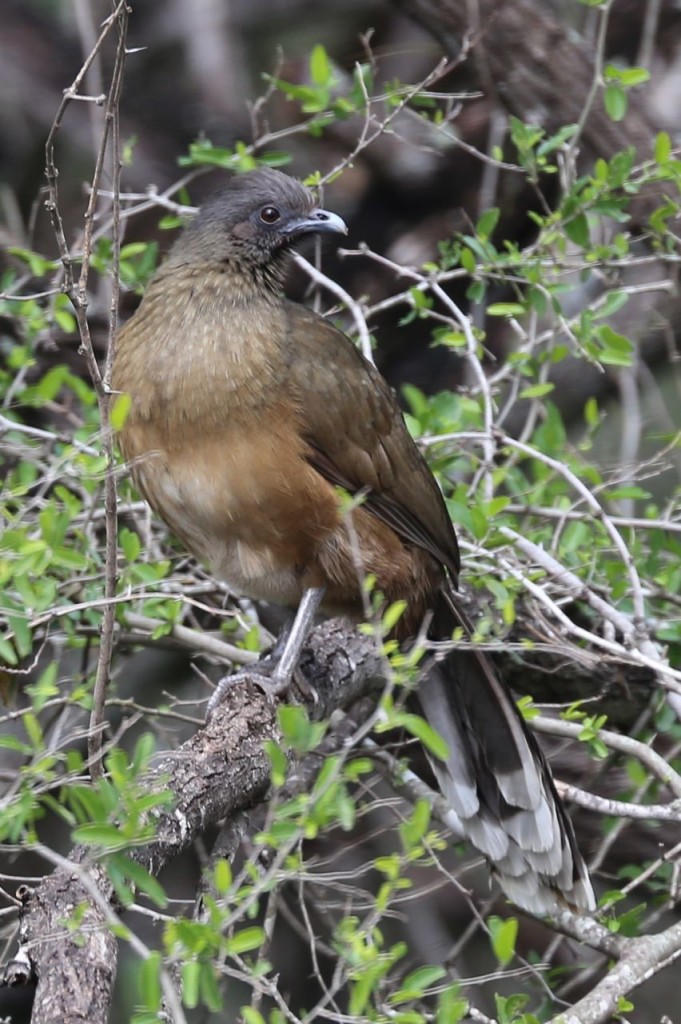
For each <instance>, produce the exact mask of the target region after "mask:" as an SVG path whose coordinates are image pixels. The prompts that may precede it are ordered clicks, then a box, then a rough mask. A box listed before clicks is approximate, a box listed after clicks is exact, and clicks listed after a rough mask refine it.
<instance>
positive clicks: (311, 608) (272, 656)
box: [206, 587, 324, 718]
mask: <svg viewBox="0 0 681 1024" xmlns="http://www.w3.org/2000/svg"><path fill="white" fill-rule="evenodd" d="M323 594H324V588H323V587H310V588H308V589H307V590H306V591H305V593H304V594H303V597H302V600H301V602H300V605H299V606H298V611H297V612H296V616H295V618H294V620H293V622H292V623H291V625H290V627H288V628H287V629H286V630H285V631H284V633H283V634H282V636H281V637H280V638H279V640H278V641H277V643H276V644H275V645H274V648H273V649H272V651H271V652H270V653H269V654H268V655H267V656H266V657H264V658H261V659H260V661H259V662H258V663H257V666H256V667H255V668H253V669H240V670H239V672H236V673H235V674H234V675H231V676H225V677H224V678H223V679H221V680H220V682H219V683H218V685H217V687H216V689H215V692H214V693H213V695H212V697H211V698H210V700H209V702H208V710H207V712H206V717H207V718H210V716H211V715H212V714H213V712H214V711H215V709H216V707H217V706H218V704H220V703H221V702H222V701H223V700H224V698H225V694H226V693H227V691H228V690H231V689H232V687H233V686H235V685H237V684H238V683H240V682H243V681H244V680H246V679H250V680H251V682H253V683H255V684H256V686H259V687H260V689H261V690H262V691H263V693H264V694H265V695H266V696H267V697H269V698H270V699H271V700H274V699H275V697H281V696H282V694H284V693H287V692H288V690H289V689H290V687H291V684H292V682H294V681H295V683H296V685H297V687H298V689H299V690H300V692H301V693H302V695H303V696H304V697H307V698H308V700H310V701H314V700H315V699H316V693H315V691H314V689H313V688H312V687H311V686H310V684H309V683H308V682H307V681H306V680H305V679H304V678H303V677H302V674H301V673H300V672H297V671H296V667H297V664H298V659H299V657H300V652H301V650H302V648H303V644H304V643H305V638H306V637H307V634H308V632H309V629H310V626H311V625H312V622H313V620H314V616H315V612H316V611H317V609H318V607H319V603H320V601H321V599H322V596H323Z"/></svg>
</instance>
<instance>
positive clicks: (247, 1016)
mask: <svg viewBox="0 0 681 1024" xmlns="http://www.w3.org/2000/svg"><path fill="white" fill-rule="evenodd" d="M241 1016H242V1017H243V1021H244V1024H266V1021H265V1018H264V1017H263V1015H262V1014H261V1012H260V1010H256V1009H255V1007H253V1006H242V1007H241Z"/></svg>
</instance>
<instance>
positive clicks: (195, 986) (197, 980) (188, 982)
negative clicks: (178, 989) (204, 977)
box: [182, 960, 201, 1010]
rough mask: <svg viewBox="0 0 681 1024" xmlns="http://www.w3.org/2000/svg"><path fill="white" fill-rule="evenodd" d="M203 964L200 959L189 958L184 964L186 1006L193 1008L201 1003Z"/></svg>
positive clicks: (183, 987)
mask: <svg viewBox="0 0 681 1024" xmlns="http://www.w3.org/2000/svg"><path fill="white" fill-rule="evenodd" d="M200 984H201V964H200V963H199V962H198V960H187V961H185V963H183V964H182V999H183V1002H184V1004H185V1006H187V1007H189V1009H190V1010H193V1009H194V1008H195V1007H197V1006H198V1005H199V990H200Z"/></svg>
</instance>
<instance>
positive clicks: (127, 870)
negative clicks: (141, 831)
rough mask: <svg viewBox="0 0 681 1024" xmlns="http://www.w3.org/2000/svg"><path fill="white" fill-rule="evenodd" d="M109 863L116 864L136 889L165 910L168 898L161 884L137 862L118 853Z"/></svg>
mask: <svg viewBox="0 0 681 1024" xmlns="http://www.w3.org/2000/svg"><path fill="white" fill-rule="evenodd" d="M109 862H110V863H112V864H115V866H116V867H117V868H118V870H119V871H120V873H121V875H122V876H123V877H125V878H127V879H129V881H131V882H132V884H133V885H134V886H135V888H136V889H137V890H138V891H139V892H143V893H144V894H145V896H148V897H149V899H150V900H151V901H152V903H155V904H156V906H157V907H161V908H163V907H166V906H167V905H168V897H167V896H166V893H165V889H164V888H163V886H162V885H161V883H160V882H159V881H158V880H157V879H156V878H154V876H153V875H151V874H149V872H148V871H147V869H146V868H145V867H143V866H142V865H141V864H138V863H137V861H135V860H133V859H132V858H131V857H128V856H126V854H124V853H116V854H113V855H112V856H111V857H110V858H109Z"/></svg>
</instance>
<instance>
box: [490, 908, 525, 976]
mask: <svg viewBox="0 0 681 1024" xmlns="http://www.w3.org/2000/svg"><path fill="white" fill-rule="evenodd" d="M487 925H488V927H489V930H490V935H491V938H492V949H493V950H494V955H495V956H496V958H497V960H498V961H499V963H500V964H501V965H502V966H503V967H505V966H506V965H507V964H508V963H510V961H511V960H512V959H513V957H514V955H515V944H516V939H517V938H518V919H517V918H515V917H508V918H506V920H502V918H500V917H489V918H488V919H487Z"/></svg>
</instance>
